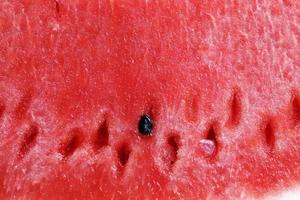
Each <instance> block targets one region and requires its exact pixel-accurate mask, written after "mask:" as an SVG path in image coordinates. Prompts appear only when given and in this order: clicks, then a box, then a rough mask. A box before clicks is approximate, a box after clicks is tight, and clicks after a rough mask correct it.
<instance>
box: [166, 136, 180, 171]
mask: <svg viewBox="0 0 300 200" xmlns="http://www.w3.org/2000/svg"><path fill="white" fill-rule="evenodd" d="M178 140H179V137H178V136H170V137H169V138H168V145H169V147H170V152H169V153H170V164H171V166H172V165H173V164H174V163H175V162H176V161H177V159H178V157H177V154H178V150H179V145H178Z"/></svg>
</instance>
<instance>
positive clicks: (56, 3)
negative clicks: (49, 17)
mask: <svg viewBox="0 0 300 200" xmlns="http://www.w3.org/2000/svg"><path fill="white" fill-rule="evenodd" d="M54 1H55V10H56V13H57V14H58V15H60V5H59V2H58V1H57V0H54Z"/></svg>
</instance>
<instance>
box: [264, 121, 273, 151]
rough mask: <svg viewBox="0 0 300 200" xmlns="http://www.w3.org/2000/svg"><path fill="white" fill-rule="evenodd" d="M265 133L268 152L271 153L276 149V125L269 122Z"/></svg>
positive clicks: (265, 127)
mask: <svg viewBox="0 0 300 200" xmlns="http://www.w3.org/2000/svg"><path fill="white" fill-rule="evenodd" d="M263 133H264V135H265V143H266V145H267V148H268V151H269V152H271V151H272V150H273V149H274V147H275V124H274V122H273V121H271V120H269V121H268V122H267V123H266V124H265V126H264V130H263Z"/></svg>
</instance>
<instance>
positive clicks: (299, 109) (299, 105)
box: [292, 97, 300, 123]
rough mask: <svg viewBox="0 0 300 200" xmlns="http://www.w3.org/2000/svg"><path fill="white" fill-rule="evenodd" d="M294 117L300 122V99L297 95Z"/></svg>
mask: <svg viewBox="0 0 300 200" xmlns="http://www.w3.org/2000/svg"><path fill="white" fill-rule="evenodd" d="M292 106H293V118H294V121H295V123H300V100H299V98H297V97H294V99H293V102H292Z"/></svg>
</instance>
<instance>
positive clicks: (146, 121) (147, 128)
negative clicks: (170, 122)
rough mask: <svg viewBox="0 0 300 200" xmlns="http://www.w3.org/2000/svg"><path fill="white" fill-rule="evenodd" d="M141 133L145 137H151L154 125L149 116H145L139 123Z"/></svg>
mask: <svg viewBox="0 0 300 200" xmlns="http://www.w3.org/2000/svg"><path fill="white" fill-rule="evenodd" d="M138 128H139V132H140V133H141V134H143V135H147V136H149V135H151V132H152V128H153V124H152V120H151V118H150V117H149V116H148V115H143V116H141V118H140V121H139V127H138Z"/></svg>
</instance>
